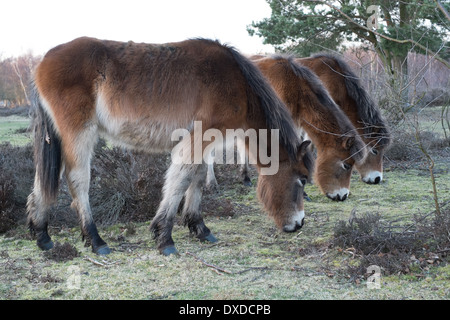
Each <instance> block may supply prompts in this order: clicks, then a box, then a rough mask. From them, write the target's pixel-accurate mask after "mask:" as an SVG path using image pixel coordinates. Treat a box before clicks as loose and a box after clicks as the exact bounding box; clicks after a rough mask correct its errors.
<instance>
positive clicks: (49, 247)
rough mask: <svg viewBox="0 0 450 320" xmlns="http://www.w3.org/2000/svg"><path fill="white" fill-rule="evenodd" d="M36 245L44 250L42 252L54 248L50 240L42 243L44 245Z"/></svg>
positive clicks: (40, 243) (39, 243)
mask: <svg viewBox="0 0 450 320" xmlns="http://www.w3.org/2000/svg"><path fill="white" fill-rule="evenodd" d="M37 245H38V247H39V249H41V250H44V251H48V250H50V249H52V248H53V246H54V244H53V241H52V240H49V241H47V242H44V243H42V242H38V243H37Z"/></svg>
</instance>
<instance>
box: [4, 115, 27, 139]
mask: <svg viewBox="0 0 450 320" xmlns="http://www.w3.org/2000/svg"><path fill="white" fill-rule="evenodd" d="M29 125H30V119H29V118H27V117H23V116H16V115H13V116H8V117H0V143H2V142H7V141H8V142H10V143H11V144H12V145H15V146H24V145H26V144H28V143H30V142H31V137H30V134H28V133H25V130H26V129H27V128H28V126H29Z"/></svg>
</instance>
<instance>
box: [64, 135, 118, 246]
mask: <svg viewBox="0 0 450 320" xmlns="http://www.w3.org/2000/svg"><path fill="white" fill-rule="evenodd" d="M75 141H77V143H76V145H74V146H73V147H72V152H71V154H76V156H75V157H73V156H72V157H71V156H70V155H69V156H67V157H66V159H70V161H68V162H69V163H66V170H65V172H66V179H67V184H68V186H69V190H70V194H71V195H72V204H71V207H72V209H74V210H75V211H76V213H77V214H78V217H79V220H80V224H81V232H82V235H83V239H84V240H86V246H88V245H91V246H92V251H93V252H95V253H97V254H109V253H110V252H111V250H110V248H109V247H108V245H107V244H106V242H105V241H103V240H102V238H101V237H100V236H99V234H98V230H97V227H96V225H95V223H94V220H93V218H92V213H91V208H90V205H89V183H90V161H91V156H92V153H93V149H94V145H95V143H96V141H97V135H96V128H95V127H92V128H89V129H86V130H85V131H84V132H82V133H80V134H79V135H78V138H77V139H76V140H75Z"/></svg>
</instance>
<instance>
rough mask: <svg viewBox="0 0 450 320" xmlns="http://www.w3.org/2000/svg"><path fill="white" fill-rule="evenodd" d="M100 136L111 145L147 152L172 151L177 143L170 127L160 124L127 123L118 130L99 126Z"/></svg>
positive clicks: (117, 128)
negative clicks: (173, 138) (173, 139)
mask: <svg viewBox="0 0 450 320" xmlns="http://www.w3.org/2000/svg"><path fill="white" fill-rule="evenodd" d="M99 129H100V130H99V131H100V134H101V135H102V136H103V137H105V138H106V139H107V140H109V141H110V142H111V143H113V144H115V145H118V146H121V147H125V148H127V149H135V150H142V151H147V152H163V151H170V150H171V149H172V148H173V147H174V145H175V144H176V143H177V141H178V140H177V141H172V132H173V130H175V129H176V128H174V129H172V126H170V125H164V124H159V123H145V124H142V123H136V122H125V123H122V124H121V125H120V126H118V127H116V128H108V127H105V126H99Z"/></svg>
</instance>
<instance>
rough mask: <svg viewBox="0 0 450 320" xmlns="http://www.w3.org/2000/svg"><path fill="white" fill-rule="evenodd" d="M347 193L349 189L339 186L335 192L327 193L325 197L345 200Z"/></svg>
mask: <svg viewBox="0 0 450 320" xmlns="http://www.w3.org/2000/svg"><path fill="white" fill-rule="evenodd" d="M349 193H350V190H348V189H347V188H341V189H339V190H337V191H335V192H332V193H327V197H328V198H330V199H331V200H333V201H345V200H347V198H348V194H349Z"/></svg>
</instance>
